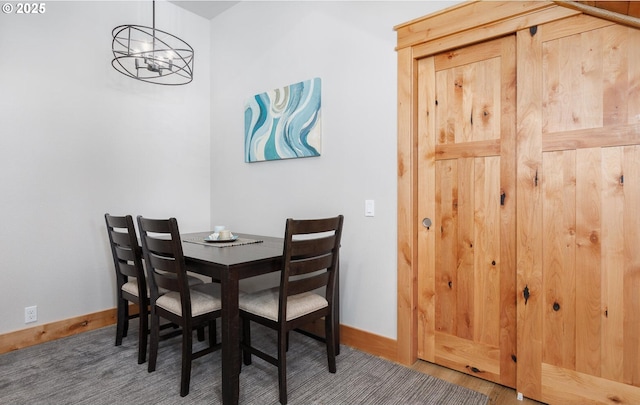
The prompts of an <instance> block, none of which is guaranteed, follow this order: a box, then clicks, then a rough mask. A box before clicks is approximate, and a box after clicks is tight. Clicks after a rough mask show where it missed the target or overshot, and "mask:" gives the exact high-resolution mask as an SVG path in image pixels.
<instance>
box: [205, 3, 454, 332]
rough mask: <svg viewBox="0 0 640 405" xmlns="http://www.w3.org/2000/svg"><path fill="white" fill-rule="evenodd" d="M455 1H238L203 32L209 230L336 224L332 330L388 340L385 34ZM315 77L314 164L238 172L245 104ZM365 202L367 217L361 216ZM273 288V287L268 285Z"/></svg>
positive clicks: (391, 273)
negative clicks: (340, 224)
mask: <svg viewBox="0 0 640 405" xmlns="http://www.w3.org/2000/svg"><path fill="white" fill-rule="evenodd" d="M454 3H457V2H436V1H418V2H416V1H413V2H401V1H354V2H335V1H333V2H311V1H296V2H286V1H285V2H273V1H264V2H263V1H257V2H251V1H249V2H246V1H243V2H241V3H240V4H238V5H236V6H234V7H232V8H230V9H229V10H227V11H225V12H224V13H222V14H221V15H220V16H218V17H216V18H214V19H212V24H211V85H212V86H211V111H212V116H211V132H212V142H211V156H212V158H211V170H212V181H213V187H212V189H211V193H212V194H211V207H212V214H211V217H212V221H213V222H216V223H223V224H225V225H227V226H229V227H230V228H231V229H232V230H238V231H247V232H256V233H262V234H268V235H282V233H283V232H284V223H285V219H286V218H287V217H296V218H304V217H317V216H325V215H326V216H328V215H336V214H340V213H341V214H344V215H345V224H344V231H343V232H344V233H343V243H342V251H341V260H342V267H341V278H340V283H341V294H342V297H341V298H342V301H341V323H343V324H346V325H349V326H352V327H355V328H358V329H363V330H366V331H369V332H372V333H376V334H379V335H383V336H387V337H390V338H395V337H396V326H397V325H396V322H397V321H396V319H397V316H396V308H397V304H396V288H397V283H396V278H397V277H396V269H397V266H396V241H397V237H396V223H397V221H396V215H397V212H396V209H397V204H396V200H397V198H396V189H397V181H396V179H397V170H396V151H397V148H396V139H397V137H396V135H397V124H396V111H397V104H396V103H397V90H396V89H397V69H396V67H397V56H396V52H395V46H396V38H397V37H396V32H395V31H394V30H393V27H394V26H395V25H398V24H400V23H403V22H406V21H409V20H412V19H414V18H417V17H420V16H423V15H426V14H430V13H432V12H434V11H436V10H439V9H442V8H445V7H449V6H451V5H453V4H454ZM313 77H320V78H321V79H322V114H323V117H322V128H323V145H322V156H320V157H316V158H306V159H293V160H284V161H270V162H259V163H244V158H243V152H244V150H243V147H244V145H243V137H244V135H243V134H244V132H243V130H244V127H243V125H244V122H243V108H244V103H245V102H246V100H247V99H248V98H250V97H251V96H253V95H255V94H257V93H260V92H263V91H267V90H271V89H274V88H278V87H281V86H285V85H288V84H292V83H296V82H298V81H301V80H306V79H310V78H313ZM365 199H373V200H375V210H376V215H375V217H372V218H371V217H365V216H364V201H365ZM270 281H272V280H270Z"/></svg>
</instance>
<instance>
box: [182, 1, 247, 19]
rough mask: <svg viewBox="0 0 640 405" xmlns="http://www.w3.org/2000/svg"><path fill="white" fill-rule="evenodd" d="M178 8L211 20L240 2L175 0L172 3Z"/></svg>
mask: <svg viewBox="0 0 640 405" xmlns="http://www.w3.org/2000/svg"><path fill="white" fill-rule="evenodd" d="M170 3H173V4H175V5H177V6H180V7H182V8H184V9H185V10H189V11H191V12H192V13H195V14H197V15H199V16H201V17H204V18H206V19H207V20H210V19H212V18H214V17H216V16H217V15H218V14H220V13H222V12H223V11H225V10H227V9H228V8H230V7H233V6H235V5H236V4H238V3H239V1H227V0H195V1H189V0H174V1H170Z"/></svg>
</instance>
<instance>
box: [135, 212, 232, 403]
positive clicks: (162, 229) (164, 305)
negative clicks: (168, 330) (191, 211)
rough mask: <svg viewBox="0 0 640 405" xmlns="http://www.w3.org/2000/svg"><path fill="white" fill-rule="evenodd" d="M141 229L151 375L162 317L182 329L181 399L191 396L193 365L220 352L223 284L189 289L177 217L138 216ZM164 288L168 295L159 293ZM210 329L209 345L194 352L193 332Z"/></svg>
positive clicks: (156, 354) (202, 285)
mask: <svg viewBox="0 0 640 405" xmlns="http://www.w3.org/2000/svg"><path fill="white" fill-rule="evenodd" d="M138 229H139V230H140V236H141V239H142V251H143V253H144V258H145V262H146V271H147V280H148V281H149V291H150V306H151V340H150V345H149V366H148V370H149V372H153V371H155V369H156V361H157V358H158V346H159V334H160V331H159V329H160V328H159V325H160V318H164V319H167V320H169V321H170V322H173V323H175V324H177V325H179V326H180V327H181V329H182V370H181V377H180V396H182V397H184V396H186V395H187V394H189V383H190V380H191V363H192V361H193V360H194V359H197V358H199V357H202V356H204V355H206V354H209V353H212V352H214V351H215V350H218V349H220V347H221V346H222V345H221V344H218V343H217V339H216V319H217V318H219V317H220V315H221V312H222V311H221V309H222V304H221V300H220V284H218V283H203V284H198V285H195V286H189V284H188V276H187V268H186V264H185V259H184V255H183V252H182V241H181V239H180V232H179V230H178V221H177V220H176V219H175V218H169V219H149V218H143V217H142V216H138ZM161 288H164V289H166V290H167V291H168V292H166V293H165V294H159V290H160V289H161ZM205 326H206V327H208V329H209V342H208V343H209V344H208V346H207V347H205V348H203V349H200V350H197V351H194V349H193V331H194V330H197V329H200V328H203V327H205Z"/></svg>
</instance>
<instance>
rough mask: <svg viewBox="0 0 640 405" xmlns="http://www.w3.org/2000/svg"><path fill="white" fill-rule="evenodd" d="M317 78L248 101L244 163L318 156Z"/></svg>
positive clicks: (319, 130)
mask: <svg viewBox="0 0 640 405" xmlns="http://www.w3.org/2000/svg"><path fill="white" fill-rule="evenodd" d="M320 84H321V81H320V78H314V79H311V80H305V81H303V82H300V83H295V84H292V85H289V86H285V87H281V88H278V89H275V90H271V91H268V92H265V93H261V94H256V95H255V96H254V97H252V98H251V99H250V100H249V101H248V102H247V104H246V105H245V109H244V160H245V162H260V161H265V160H278V159H291V158H301V157H311V156H320V152H321V149H322V122H321V108H320V107H321V97H320Z"/></svg>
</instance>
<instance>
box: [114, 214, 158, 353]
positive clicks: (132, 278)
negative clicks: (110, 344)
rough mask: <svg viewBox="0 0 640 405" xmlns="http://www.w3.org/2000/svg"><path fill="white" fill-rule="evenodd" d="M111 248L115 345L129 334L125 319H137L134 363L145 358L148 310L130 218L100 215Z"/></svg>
mask: <svg viewBox="0 0 640 405" xmlns="http://www.w3.org/2000/svg"><path fill="white" fill-rule="evenodd" d="M104 219H105V222H106V224H107V233H108V235H109V244H110V245H111V254H112V256H113V264H114V269H115V273H116V284H117V301H118V303H117V315H116V318H117V319H116V346H120V345H122V339H123V338H124V337H126V336H127V333H128V331H129V320H130V319H133V318H136V317H137V318H139V324H140V327H139V329H138V364H142V363H144V362H145V360H146V356H147V330H148V319H149V317H148V315H149V311H148V307H149V298H148V295H147V283H146V280H145V274H144V267H143V265H142V250H141V248H140V245H139V244H138V238H137V236H136V230H135V227H134V225H133V218H132V217H131V215H126V216H113V215H110V214H109V213H106V214H104ZM129 302H132V303H134V304H136V305H137V306H138V308H139V312H138V314H133V315H131V314H129Z"/></svg>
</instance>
